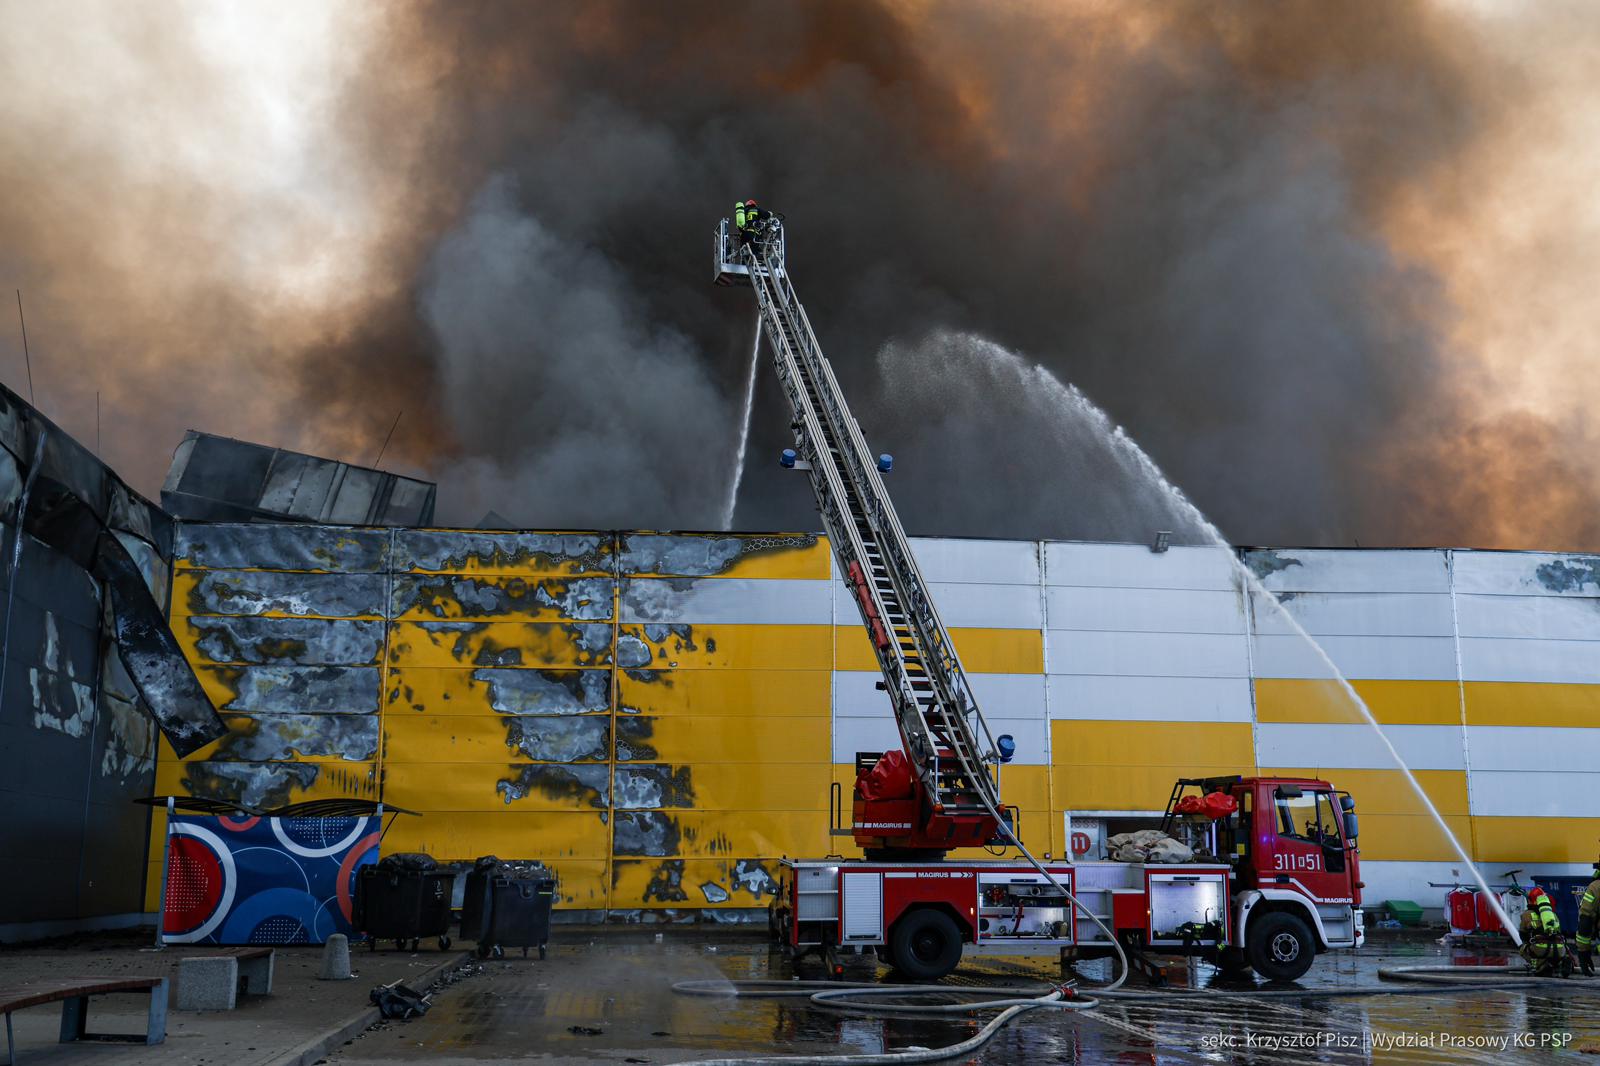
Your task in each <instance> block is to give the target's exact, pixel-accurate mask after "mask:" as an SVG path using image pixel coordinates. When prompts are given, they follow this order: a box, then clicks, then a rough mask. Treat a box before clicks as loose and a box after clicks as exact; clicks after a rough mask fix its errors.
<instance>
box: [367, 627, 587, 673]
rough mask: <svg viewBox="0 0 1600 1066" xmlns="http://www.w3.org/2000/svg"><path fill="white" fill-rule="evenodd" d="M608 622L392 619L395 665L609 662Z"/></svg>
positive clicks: (391, 651) (391, 659) (392, 659)
mask: <svg viewBox="0 0 1600 1066" xmlns="http://www.w3.org/2000/svg"><path fill="white" fill-rule="evenodd" d="M610 629H611V623H609V622H444V623H428V622H396V623H394V625H393V626H392V627H391V629H390V633H389V662H390V664H391V665H394V666H432V667H454V668H471V667H485V666H488V667H495V666H498V667H517V666H522V667H576V666H602V665H605V664H606V663H609V662H610V661H611V648H610V643H611V642H610V637H609V631H610Z"/></svg>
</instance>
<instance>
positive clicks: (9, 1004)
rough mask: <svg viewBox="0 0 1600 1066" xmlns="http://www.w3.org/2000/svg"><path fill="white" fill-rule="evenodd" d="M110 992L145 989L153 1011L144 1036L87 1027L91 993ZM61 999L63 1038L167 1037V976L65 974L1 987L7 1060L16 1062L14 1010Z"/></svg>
mask: <svg viewBox="0 0 1600 1066" xmlns="http://www.w3.org/2000/svg"><path fill="white" fill-rule="evenodd" d="M110 992H145V993H148V994H149V996H150V1014H149V1017H148V1019H147V1021H146V1023H145V1031H144V1035H143V1036H139V1035H137V1034H131V1033H130V1034H120V1033H91V1032H89V1031H88V1022H89V997H90V996H101V995H105V994H107V993H110ZM58 1001H59V1002H60V1003H61V1042H62V1043H63V1044H66V1043H70V1042H72V1041H74V1040H111V1041H120V1042H124V1043H141V1044H159V1043H161V1042H162V1041H163V1040H165V1039H166V1038H167V979H166V978H165V977H64V978H53V979H49V980H43V981H34V982H33V983H31V984H26V985H14V986H10V987H3V988H0V1012H3V1013H4V1014H5V1016H6V1061H7V1062H8V1063H9V1064H10V1066H16V1062H17V1047H16V1042H15V1040H14V1039H13V1037H12V1034H11V1013H12V1012H13V1011H19V1010H22V1009H23V1008H24V1007H37V1006H39V1005H41V1004H44V1003H55V1002H58Z"/></svg>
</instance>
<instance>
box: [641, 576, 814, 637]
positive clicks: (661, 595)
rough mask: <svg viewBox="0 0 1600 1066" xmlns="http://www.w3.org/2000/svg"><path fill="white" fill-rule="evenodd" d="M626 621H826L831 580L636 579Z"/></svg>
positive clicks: (762, 622)
mask: <svg viewBox="0 0 1600 1066" xmlns="http://www.w3.org/2000/svg"><path fill="white" fill-rule="evenodd" d="M620 617H621V619H622V621H624V622H691V623H692V622H703V623H712V622H728V623H749V624H765V625H828V624H829V623H830V622H831V621H832V614H831V613H830V608H829V606H828V582H826V581H822V580H802V579H777V578H772V579H748V578H735V577H722V578H704V579H694V578H633V579H629V580H627V581H625V582H624V583H623V587H622V598H621V604H620Z"/></svg>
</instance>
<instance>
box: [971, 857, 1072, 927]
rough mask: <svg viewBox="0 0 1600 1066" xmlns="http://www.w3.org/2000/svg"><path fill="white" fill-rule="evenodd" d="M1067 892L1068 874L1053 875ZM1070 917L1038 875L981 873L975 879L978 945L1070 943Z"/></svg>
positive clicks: (1054, 891) (1069, 887)
mask: <svg viewBox="0 0 1600 1066" xmlns="http://www.w3.org/2000/svg"><path fill="white" fill-rule="evenodd" d="M1056 879H1057V880H1058V881H1060V883H1061V886H1062V887H1063V888H1065V889H1066V890H1067V891H1068V892H1071V891H1072V890H1073V883H1072V875H1071V874H1070V873H1067V872H1065V871H1063V872H1060V873H1057V874H1056ZM1074 933H1075V929H1074V916H1073V913H1072V911H1071V909H1070V908H1069V906H1068V904H1067V901H1066V900H1065V899H1064V898H1063V897H1062V896H1061V893H1060V892H1059V891H1057V889H1056V887H1055V886H1054V885H1052V884H1050V882H1048V881H1046V880H1045V879H1044V878H1043V877H1042V876H1040V875H1039V874H1023V873H1017V874H1012V873H1007V874H1003V875H994V874H982V875H979V877H978V942H979V943H981V944H1006V943H1010V944H1021V943H1026V942H1030V941H1031V942H1035V943H1037V942H1039V941H1050V942H1051V943H1053V944H1071V943H1073V942H1074V941H1075V940H1076V937H1075V935H1074Z"/></svg>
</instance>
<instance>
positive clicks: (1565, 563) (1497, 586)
mask: <svg viewBox="0 0 1600 1066" xmlns="http://www.w3.org/2000/svg"><path fill="white" fill-rule="evenodd" d="M1453 558H1454V567H1455V588H1456V593H1457V594H1458V595H1459V594H1461V593H1485V594H1489V595H1499V596H1507V595H1510V596H1600V556H1596V555H1557V554H1553V553H1549V552H1479V551H1457V552H1455V553H1453Z"/></svg>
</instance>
